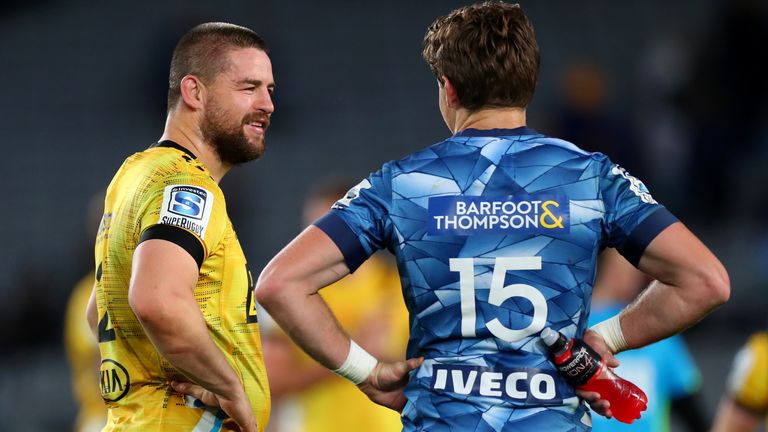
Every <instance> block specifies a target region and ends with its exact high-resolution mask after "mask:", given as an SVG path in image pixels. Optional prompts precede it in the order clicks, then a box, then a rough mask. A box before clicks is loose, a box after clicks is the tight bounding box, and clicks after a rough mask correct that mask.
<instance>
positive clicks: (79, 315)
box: [64, 190, 107, 432]
mask: <svg viewBox="0 0 768 432" xmlns="http://www.w3.org/2000/svg"><path fill="white" fill-rule="evenodd" d="M103 212H104V191H103V190H101V191H100V192H99V193H97V194H95V195H94V196H93V198H91V200H90V202H89V205H88V211H87V217H86V225H87V232H88V242H89V243H92V242H93V236H94V234H96V230H97V229H98V226H99V220H100V219H101V215H102V213H103ZM95 278H96V274H95V272H94V271H93V270H91V271H90V272H89V273H88V275H86V276H85V277H83V278H82V279H81V280H80V281H79V282H78V283H77V285H76V286H75V289H74V290H73V291H72V293H71V294H70V296H69V300H68V301H67V309H66V314H65V315H64V347H65V348H66V350H67V357H68V359H69V367H70V371H71V377H72V390H73V393H74V395H75V399H76V400H77V406H78V412H77V420H76V422H75V428H74V431H75V432H96V431H100V430H101V429H102V428H104V424H105V423H106V421H107V408H106V407H105V406H104V402H103V401H102V399H101V395H99V381H98V378H99V375H98V373H97V370H98V367H99V361H100V359H99V347H98V345H97V343H96V338H95V337H93V334H92V333H91V330H90V329H89V328H88V325H87V323H86V322H85V320H83V315H84V314H85V308H86V306H87V305H88V298H89V297H90V295H91V291H92V290H93V281H94V279H95Z"/></svg>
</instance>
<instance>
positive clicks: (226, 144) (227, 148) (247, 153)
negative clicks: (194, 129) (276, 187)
mask: <svg viewBox="0 0 768 432" xmlns="http://www.w3.org/2000/svg"><path fill="white" fill-rule="evenodd" d="M256 121H258V122H261V123H262V124H263V127H264V131H265V132H266V129H267V127H268V126H269V115H268V114H265V113H252V114H248V115H246V116H245V117H244V118H243V119H242V120H241V121H240V122H237V123H234V122H232V120H231V115H229V114H228V113H227V112H226V111H225V110H224V109H222V108H221V107H220V106H218V105H217V104H216V103H215V102H214V101H213V100H210V101H209V102H208V109H207V110H206V111H205V114H203V118H202V120H201V121H200V131H201V132H202V134H203V139H204V140H205V141H206V142H208V143H209V144H210V145H211V146H212V147H213V150H214V151H215V152H216V154H217V155H218V157H219V159H220V160H221V162H222V163H224V164H227V165H230V166H234V165H240V164H243V163H246V162H250V161H252V160H255V159H258V158H260V157H261V155H263V154H264V149H265V148H266V143H265V139H264V136H259V137H256V138H254V139H253V140H252V139H250V138H248V136H246V134H245V130H244V126H245V125H247V124H248V123H251V122H256Z"/></svg>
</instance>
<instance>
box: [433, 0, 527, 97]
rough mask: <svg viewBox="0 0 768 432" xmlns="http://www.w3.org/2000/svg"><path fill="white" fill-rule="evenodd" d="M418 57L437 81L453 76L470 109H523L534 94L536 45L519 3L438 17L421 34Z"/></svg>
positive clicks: (473, 8)
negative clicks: (420, 50) (421, 44)
mask: <svg viewBox="0 0 768 432" xmlns="http://www.w3.org/2000/svg"><path fill="white" fill-rule="evenodd" d="M422 55H423V57H424V60H425V61H426V62H427V64H429V67H430V68H431V69H432V72H433V73H434V74H435V76H436V77H437V79H438V80H440V81H441V82H442V77H443V76H446V77H448V79H450V80H451V83H452V84H453V85H454V87H455V88H456V92H457V94H458V98H459V103H460V104H461V106H462V107H464V108H467V109H469V110H471V111H475V110H477V109H480V108H483V107H522V108H524V107H526V106H528V104H529V103H530V102H531V99H532V98H533V92H534V90H535V89H536V82H537V81H538V75H539V46H538V44H537V43H536V37H535V35H534V33H533V26H532V25H531V23H530V21H528V18H527V17H526V16H525V13H524V12H523V10H522V9H521V8H520V5H517V4H507V3H503V2H500V1H487V2H485V3H479V4H475V5H471V6H464V7H462V8H459V9H456V10H454V11H453V12H451V13H450V14H448V15H446V16H442V17H440V18H438V19H437V20H435V22H434V23H432V25H431V26H429V29H428V30H427V34H426V35H425V36H424V51H423V53H422Z"/></svg>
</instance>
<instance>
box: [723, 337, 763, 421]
mask: <svg viewBox="0 0 768 432" xmlns="http://www.w3.org/2000/svg"><path fill="white" fill-rule="evenodd" d="M728 394H729V396H730V397H731V398H732V399H733V400H734V401H735V402H736V403H737V404H738V405H739V406H741V407H743V408H745V409H747V410H749V411H752V412H754V413H757V414H760V415H768V332H758V333H755V334H754V335H752V336H751V337H750V338H749V340H748V341H747V344H746V345H745V346H744V347H743V348H742V349H741V350H740V351H739V352H738V354H736V358H735V359H734V361H733V367H732V369H731V374H730V376H729V377H728Z"/></svg>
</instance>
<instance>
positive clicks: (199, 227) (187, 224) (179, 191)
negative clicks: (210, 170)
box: [157, 185, 213, 239]
mask: <svg viewBox="0 0 768 432" xmlns="http://www.w3.org/2000/svg"><path fill="white" fill-rule="evenodd" d="M212 210H213V194H212V193H211V192H209V191H207V190H205V189H203V188H201V187H199V186H190V185H171V186H166V188H165V190H164V191H163V204H162V206H161V207H160V219H159V220H158V222H157V223H160V224H165V225H174V226H178V227H181V228H184V229H186V230H188V231H191V232H193V233H194V234H195V235H197V236H198V237H200V238H201V239H202V238H204V237H205V230H206V229H207V228H208V221H209V220H210V219H211V213H212Z"/></svg>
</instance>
